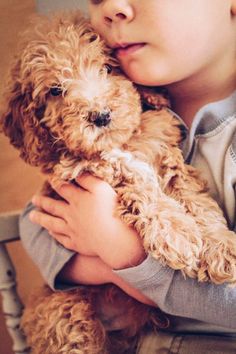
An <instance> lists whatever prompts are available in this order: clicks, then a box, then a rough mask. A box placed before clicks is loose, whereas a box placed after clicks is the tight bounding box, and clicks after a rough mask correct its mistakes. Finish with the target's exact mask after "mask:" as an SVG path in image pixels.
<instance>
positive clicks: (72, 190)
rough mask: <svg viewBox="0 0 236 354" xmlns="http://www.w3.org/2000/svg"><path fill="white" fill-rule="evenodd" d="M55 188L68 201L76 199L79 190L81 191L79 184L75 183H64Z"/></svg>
mask: <svg viewBox="0 0 236 354" xmlns="http://www.w3.org/2000/svg"><path fill="white" fill-rule="evenodd" d="M53 188H54V189H55V191H56V192H57V193H58V194H59V195H60V196H61V197H62V198H63V199H65V200H66V201H67V202H68V203H70V202H71V201H72V200H73V199H74V196H75V194H76V195H77V194H78V193H79V192H81V189H80V188H79V186H75V185H73V184H63V185H61V186H59V187H53Z"/></svg>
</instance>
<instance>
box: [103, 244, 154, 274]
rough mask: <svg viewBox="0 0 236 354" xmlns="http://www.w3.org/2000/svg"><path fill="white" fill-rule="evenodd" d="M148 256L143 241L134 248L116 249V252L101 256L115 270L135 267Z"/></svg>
mask: <svg viewBox="0 0 236 354" xmlns="http://www.w3.org/2000/svg"><path fill="white" fill-rule="evenodd" d="M146 257H147V254H146V253H145V250H144V248H143V246H142V244H141V243H140V244H139V245H136V247H134V248H133V249H132V250H130V249H127V250H125V252H124V251H123V252H122V251H121V250H120V251H119V252H118V251H117V250H114V252H111V253H110V254H104V256H101V258H102V259H103V261H104V262H105V263H106V264H107V265H108V266H109V267H111V268H112V269H114V270H120V269H125V268H130V267H135V266H137V265H139V264H141V263H142V262H143V261H144V260H145V259H146Z"/></svg>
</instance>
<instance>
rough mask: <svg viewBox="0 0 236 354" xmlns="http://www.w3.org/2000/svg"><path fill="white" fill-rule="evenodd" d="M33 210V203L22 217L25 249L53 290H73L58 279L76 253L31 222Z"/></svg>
mask: <svg viewBox="0 0 236 354" xmlns="http://www.w3.org/2000/svg"><path fill="white" fill-rule="evenodd" d="M33 209H35V206H34V205H33V204H32V203H29V204H27V206H26V208H25V209H24V211H23V213H22V214H21V216H20V237H21V240H22V244H23V247H24V248H25V250H26V252H27V253H28V254H29V256H30V257H31V258H32V260H33V262H34V263H35V264H36V266H37V267H38V269H39V271H40V272H41V274H42V276H43V278H44V280H45V281H46V283H47V284H48V285H49V286H50V287H51V288H52V289H53V290H62V289H67V290H68V289H71V288H72V287H71V286H69V285H68V284H64V283H60V282H59V281H57V279H56V278H57V275H58V274H59V272H60V271H61V270H62V268H63V267H64V266H65V264H66V263H67V262H68V261H69V260H70V259H71V258H72V257H73V256H74V254H75V252H72V251H70V250H67V249H66V248H64V247H63V246H61V245H60V244H59V243H58V242H57V241H56V240H54V239H53V238H52V237H51V236H50V235H49V233H48V232H47V230H46V229H44V228H42V227H40V226H39V225H37V224H34V223H32V222H31V221H30V219H29V213H30V211H31V210H33Z"/></svg>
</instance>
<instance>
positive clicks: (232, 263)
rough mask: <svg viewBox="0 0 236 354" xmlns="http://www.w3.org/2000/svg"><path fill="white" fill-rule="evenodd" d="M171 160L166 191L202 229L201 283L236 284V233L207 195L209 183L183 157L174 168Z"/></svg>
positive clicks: (166, 172)
mask: <svg viewBox="0 0 236 354" xmlns="http://www.w3.org/2000/svg"><path fill="white" fill-rule="evenodd" d="M172 149H174V150H175V152H173V153H170V156H172V157H173V156H176V155H179V154H180V152H179V151H178V149H176V148H172ZM170 150H171V148H170ZM170 150H169V151H170ZM170 160H171V157H169V159H168V161H169V164H164V163H163V164H162V171H163V172H162V173H163V175H162V183H163V189H164V190H165V192H166V193H167V194H168V195H169V196H171V197H172V198H174V199H176V200H177V201H179V202H180V203H181V204H182V206H183V207H184V209H185V211H186V213H187V214H188V215H191V216H192V218H194V220H195V222H196V224H197V225H198V228H199V230H200V235H201V239H202V248H201V250H200V263H199V271H198V279H199V281H208V280H211V281H212V282H214V283H216V284H221V283H224V282H229V283H232V284H236V237H235V233H234V232H233V231H230V230H229V229H228V226H227V222H226V220H225V218H224V216H223V212H222V211H221V209H220V207H219V206H218V204H217V203H216V202H215V201H214V200H213V199H212V198H211V197H210V196H209V194H208V193H207V186H206V183H205V181H204V180H203V179H202V178H200V176H199V173H198V172H197V171H196V170H195V169H194V168H193V167H191V166H189V165H184V163H183V161H181V159H180V158H179V159H178V161H179V163H178V164H177V165H176V166H175V168H173V166H174V164H173V163H171V161H170ZM162 161H164V159H163V160H162ZM165 161H167V159H165Z"/></svg>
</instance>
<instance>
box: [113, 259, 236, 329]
mask: <svg viewBox="0 0 236 354" xmlns="http://www.w3.org/2000/svg"><path fill="white" fill-rule="evenodd" d="M114 272H115V273H116V274H117V275H119V276H120V277H121V278H123V279H124V280H125V281H127V282H128V283H129V284H131V285H132V286H133V287H134V288H137V289H138V290H140V291H141V292H142V293H143V294H145V295H146V296H148V297H149V298H150V299H152V300H153V301H154V302H155V303H156V304H157V305H158V306H159V308H160V309H161V310H162V311H164V312H165V313H167V314H170V315H173V316H180V317H185V318H191V319H195V320H198V321H202V322H206V323H210V324H214V325H216V326H220V327H222V326H223V327H226V328H229V329H236V288H235V287H234V288H233V287H230V286H229V285H215V284H212V283H200V282H198V281H197V280H196V279H191V278H185V277H184V276H183V275H182V273H181V272H180V271H174V270H172V269H171V268H169V267H167V266H162V265H161V264H160V263H159V262H158V261H157V260H155V259H154V258H152V257H151V256H148V257H147V259H146V260H145V261H144V262H143V263H141V264H140V265H138V266H136V267H132V268H128V269H123V270H118V271H117V270H116V271H114Z"/></svg>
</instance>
